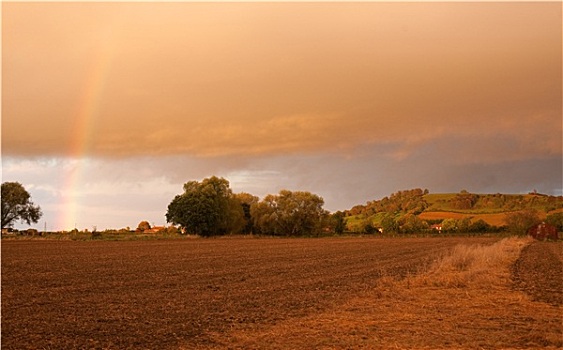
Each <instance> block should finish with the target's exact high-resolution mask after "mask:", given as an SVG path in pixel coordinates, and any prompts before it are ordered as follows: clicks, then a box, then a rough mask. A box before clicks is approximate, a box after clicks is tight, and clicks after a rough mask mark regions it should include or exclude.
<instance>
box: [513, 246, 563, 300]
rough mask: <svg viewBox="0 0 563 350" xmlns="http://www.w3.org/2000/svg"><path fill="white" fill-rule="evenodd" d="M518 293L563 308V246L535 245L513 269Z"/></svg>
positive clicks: (520, 258)
mask: <svg viewBox="0 0 563 350" xmlns="http://www.w3.org/2000/svg"><path fill="white" fill-rule="evenodd" d="M511 273H512V279H513V281H514V289H516V290H519V291H522V292H525V293H526V294H528V295H529V296H531V298H532V299H533V300H535V301H541V302H545V303H548V304H551V305H554V306H561V305H563V242H539V241H536V242H533V243H532V244H530V245H528V246H527V247H525V248H524V249H523V250H522V252H521V253H520V257H519V258H518V260H516V262H515V263H514V264H513V265H512V267H511Z"/></svg>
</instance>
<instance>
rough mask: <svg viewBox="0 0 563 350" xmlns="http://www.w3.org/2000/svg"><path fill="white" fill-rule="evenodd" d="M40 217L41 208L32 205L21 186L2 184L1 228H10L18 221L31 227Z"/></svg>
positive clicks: (14, 183) (28, 195)
mask: <svg viewBox="0 0 563 350" xmlns="http://www.w3.org/2000/svg"><path fill="white" fill-rule="evenodd" d="M41 215H43V213H42V212H41V208H40V207H39V206H38V205H37V206H36V205H34V204H33V202H32V201H31V195H30V194H29V192H27V191H26V190H25V188H24V187H23V186H22V184H20V183H19V182H4V183H2V228H5V227H12V226H13V225H14V223H15V222H17V221H18V220H19V221H21V222H22V223H24V222H25V223H27V224H28V225H31V224H32V223H37V222H38V221H39V219H40V218H41Z"/></svg>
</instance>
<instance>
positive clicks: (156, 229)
mask: <svg viewBox="0 0 563 350" xmlns="http://www.w3.org/2000/svg"><path fill="white" fill-rule="evenodd" d="M164 230H166V227H164V226H155V227H152V228H149V229H148V230H144V231H143V233H159V232H162V231H164Z"/></svg>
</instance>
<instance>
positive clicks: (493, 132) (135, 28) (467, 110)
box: [2, 3, 562, 161]
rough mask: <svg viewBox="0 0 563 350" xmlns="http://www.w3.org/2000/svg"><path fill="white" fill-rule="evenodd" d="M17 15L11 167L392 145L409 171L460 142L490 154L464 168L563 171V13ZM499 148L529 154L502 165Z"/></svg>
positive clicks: (379, 10) (6, 129)
mask: <svg viewBox="0 0 563 350" xmlns="http://www.w3.org/2000/svg"><path fill="white" fill-rule="evenodd" d="M2 16H3V18H2V20H3V26H4V29H3V101H2V104H3V111H2V118H3V120H2V122H3V135H2V143H3V152H4V153H5V154H10V155H23V156H43V155H56V156H69V155H73V154H74V153H73V152H74V151H73V149H74V148H76V147H77V146H75V145H74V144H75V142H76V141H77V140H78V142H80V141H82V142H83V144H82V145H80V146H79V147H78V148H79V149H81V150H82V151H81V152H83V153H84V154H85V155H89V156H95V157H127V156H139V155H141V156H142V155H178V154H187V155H192V156H198V157H217V156H257V155H260V156H267V155H280V154H297V153H331V152H340V153H345V154H346V153H349V154H353V153H354V152H358V151H359V150H361V149H362V148H363V147H365V146H366V145H377V144H394V145H397V146H396V147H394V148H393V149H392V150H390V151H389V152H390V153H389V156H390V157H394V158H395V159H398V160H400V159H404V158H405V157H408V156H409V155H411V154H412V153H413V152H414V150H416V149H417V148H419V147H421V146H423V145H427V144H431V143H433V142H436V140H439V139H440V138H443V137H450V138H451V137H453V138H455V137H456V136H459V138H460V139H464V140H470V139H471V137H474V138H475V139H480V140H487V142H486V144H488V145H489V144H490V145H491V146H490V147H491V149H489V148H487V149H480V148H479V147H475V148H474V151H473V152H471V151H470V147H469V145H463V147H462V146H460V147H459V149H460V150H461V149H463V150H464V151H466V152H470V154H468V155H467V159H489V161H494V160H495V159H506V158H507V157H513V158H526V157H534V156H542V155H545V154H561V119H560V118H561V112H562V111H561V11H560V4H557V3H424V4H416V3H408V4H407V3H396V4H394V3H330V4H320V3H318V4H314V3H285V4H284V3H277V4H260V3H249V4H216V3H209V4H204V3H167V4H159V3H105V4H98V3H73V4H69V3H6V4H4V5H3V14H2ZM96 60H104V61H103V64H100V62H98V61H96ZM94 84H96V85H95V88H93V86H94ZM85 106H86V107H85ZM81 116H82V117H81ZM80 118H87V119H82V120H81V119H80ZM81 135H88V136H87V137H83V136H81ZM499 136H502V137H500V139H503V140H507V139H510V140H511V141H510V142H511V143H512V144H513V145H517V147H511V148H504V147H502V146H499V147H498V148H494V147H493V146H492V145H494V142H495V139H498V138H499ZM466 146H467V147H466Z"/></svg>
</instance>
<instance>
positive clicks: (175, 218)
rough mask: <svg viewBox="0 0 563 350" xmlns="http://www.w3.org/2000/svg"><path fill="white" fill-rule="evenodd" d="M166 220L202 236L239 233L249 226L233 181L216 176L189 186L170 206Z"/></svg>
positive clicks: (190, 182)
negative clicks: (235, 196)
mask: <svg viewBox="0 0 563 350" xmlns="http://www.w3.org/2000/svg"><path fill="white" fill-rule="evenodd" d="M166 221H167V222H169V223H172V224H175V225H180V226H182V227H183V228H184V229H185V230H186V231H187V232H188V233H194V234H198V235H201V236H213V235H222V234H227V233H239V232H240V230H241V229H242V228H243V227H244V224H245V222H244V212H243V209H242V206H241V205H240V202H239V201H238V200H237V199H236V198H234V196H233V193H232V191H231V189H230V188H229V181H227V180H225V179H224V178H218V177H216V176H212V177H210V178H206V179H204V180H202V181H201V182H198V181H189V182H187V183H185V184H184V193H182V194H180V195H177V196H176V197H174V199H173V200H172V202H171V203H170V204H169V205H168V211H167V213H166Z"/></svg>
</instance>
